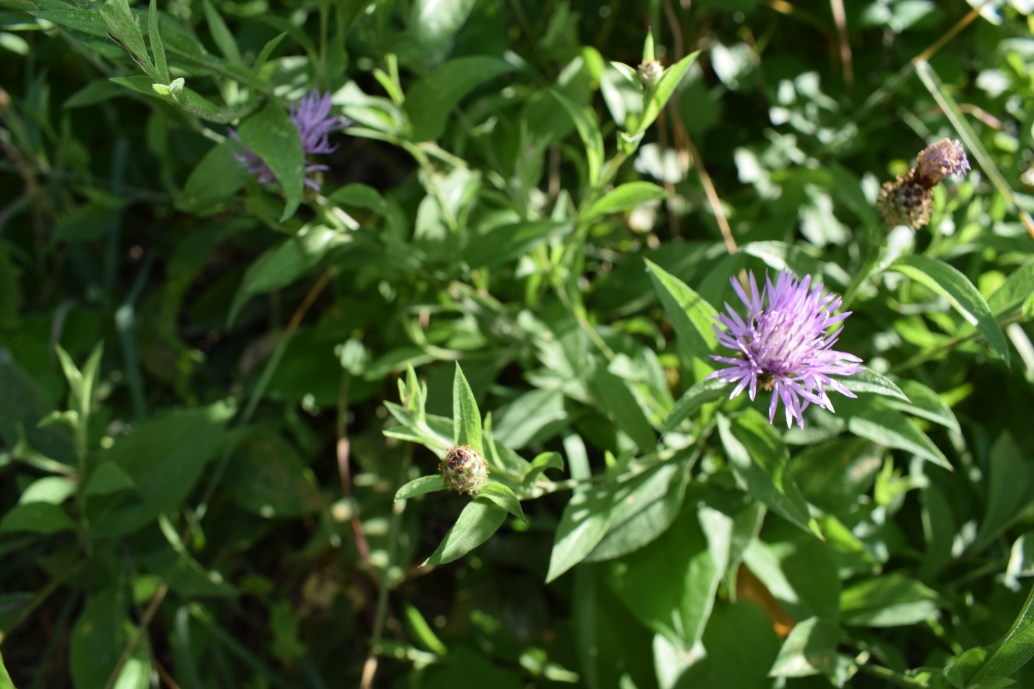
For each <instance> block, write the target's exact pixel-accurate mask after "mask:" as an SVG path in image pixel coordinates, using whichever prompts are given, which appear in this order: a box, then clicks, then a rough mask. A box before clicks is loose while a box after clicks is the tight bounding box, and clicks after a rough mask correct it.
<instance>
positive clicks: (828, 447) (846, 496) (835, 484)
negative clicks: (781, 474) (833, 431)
mask: <svg viewBox="0 0 1034 689" xmlns="http://www.w3.org/2000/svg"><path fill="white" fill-rule="evenodd" d="M884 454H885V452H884V450H882V449H881V448H880V447H879V446H877V445H875V444H874V443H872V442H870V441H869V440H865V439H864V438H850V437H847V438H834V439H833V440H830V441H827V442H824V443H814V444H811V445H809V446H807V447H806V448H805V449H804V451H803V452H800V453H799V454H797V455H795V456H794V458H793V474H794V478H795V479H796V480H797V484H798V486H800V489H801V493H802V494H803V495H804V497H805V498H807V500H808V502H810V503H811V504H813V505H815V506H816V507H818V508H819V509H821V510H822V511H824V512H826V513H828V514H837V515H843V514H848V513H850V512H852V511H853V510H856V509H857V506H858V500H859V498H860V496H862V495H865V494H867V493H868V492H869V491H870V490H871V489H872V485H873V482H874V481H875V480H876V474H877V473H879V470H880V467H881V466H882V465H883V458H884Z"/></svg>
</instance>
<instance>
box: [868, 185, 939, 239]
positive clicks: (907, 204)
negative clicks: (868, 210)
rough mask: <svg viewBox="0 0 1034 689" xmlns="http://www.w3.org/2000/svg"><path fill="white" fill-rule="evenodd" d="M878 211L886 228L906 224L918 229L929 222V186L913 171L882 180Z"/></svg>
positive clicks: (930, 195) (931, 194) (931, 202)
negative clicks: (886, 180)
mask: <svg viewBox="0 0 1034 689" xmlns="http://www.w3.org/2000/svg"><path fill="white" fill-rule="evenodd" d="M879 209H880V213H881V214H882V215H883V221H884V222H885V223H886V224H887V227H888V228H891V229H893V228H895V227H897V226H898V225H908V226H910V227H913V228H915V229H919V228H920V227H922V226H923V225H925V224H926V223H928V222H930V211H931V210H933V193H932V192H931V191H930V187H929V186H927V185H926V184H923V183H922V182H921V181H920V180H917V179H916V178H915V176H914V174H913V173H909V174H907V175H905V176H904V177H898V178H897V179H896V180H895V181H893V182H884V183H883V188H882V189H880V201H879Z"/></svg>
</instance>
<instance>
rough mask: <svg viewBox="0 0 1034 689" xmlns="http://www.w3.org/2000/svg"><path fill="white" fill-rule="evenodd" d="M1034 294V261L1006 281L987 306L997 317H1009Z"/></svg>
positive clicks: (1028, 262) (1025, 264)
mask: <svg viewBox="0 0 1034 689" xmlns="http://www.w3.org/2000/svg"><path fill="white" fill-rule="evenodd" d="M1031 294H1034V259H1032V260H1029V261H1027V262H1026V263H1024V264H1023V265H1022V266H1020V267H1019V268H1017V269H1016V270H1014V271H1013V272H1012V273H1011V274H1010V275H1009V277H1007V278H1006V279H1005V282H1004V283H1002V286H1001V287H999V288H998V289H997V290H996V291H995V293H994V294H992V295H991V298H990V299H988V300H987V305H988V306H989V307H990V308H991V313H993V314H994V315H995V316H999V317H1000V316H1004V315H1007V314H1008V313H1009V312H1010V311H1012V310H1013V309H1015V308H1016V307H1018V306H1020V305H1021V304H1023V302H1024V301H1026V300H1027V299H1028V298H1030V295H1031Z"/></svg>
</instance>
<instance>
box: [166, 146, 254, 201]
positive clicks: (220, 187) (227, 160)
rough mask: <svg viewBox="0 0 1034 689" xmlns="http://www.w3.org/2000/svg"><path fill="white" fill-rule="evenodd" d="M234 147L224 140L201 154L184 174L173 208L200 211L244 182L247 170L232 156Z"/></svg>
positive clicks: (232, 193) (231, 194)
mask: <svg viewBox="0 0 1034 689" xmlns="http://www.w3.org/2000/svg"><path fill="white" fill-rule="evenodd" d="M235 148H236V144H235V143H234V142H233V141H229V140H228V141H224V142H223V143H221V144H219V145H218V146H215V147H213V148H212V149H211V150H210V151H209V152H208V153H206V154H205V157H204V158H202V159H201V161H200V162H199V163H198V164H197V165H196V166H194V169H193V170H191V172H190V176H189V177H187V182H186V184H184V185H183V191H181V192H180V194H179V197H177V199H176V207H177V208H179V209H180V210H182V211H186V212H188V213H203V212H204V211H208V210H212V209H214V208H215V207H216V206H217V205H218V204H219V203H220V202H221V201H223V200H224V199H228V198H230V197H231V196H233V195H234V194H235V193H237V190H238V189H240V188H241V187H243V186H244V184H245V182H247V181H248V177H249V174H248V171H247V169H246V168H245V167H244V166H243V165H242V164H241V162H240V161H239V160H237V159H236V158H234V155H233V154H234V149H235Z"/></svg>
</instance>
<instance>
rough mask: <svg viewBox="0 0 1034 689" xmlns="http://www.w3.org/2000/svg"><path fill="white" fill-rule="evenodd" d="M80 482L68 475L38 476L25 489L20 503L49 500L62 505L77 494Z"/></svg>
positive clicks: (52, 503)
mask: <svg viewBox="0 0 1034 689" xmlns="http://www.w3.org/2000/svg"><path fill="white" fill-rule="evenodd" d="M77 486H78V483H77V482H76V481H74V480H72V479H71V478H69V477H67V476H44V477H43V478H38V479H36V480H35V481H33V482H32V483H30V484H29V485H27V486H26V487H25V488H24V489H23V490H22V494H21V497H19V498H18V504H20V505H24V504H27V503H30V502H48V503H50V504H51V505H60V504H61V503H63V502H64V501H65V500H67V499H68V498H70V497H72V496H73V495H75V490H76V487H77Z"/></svg>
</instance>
